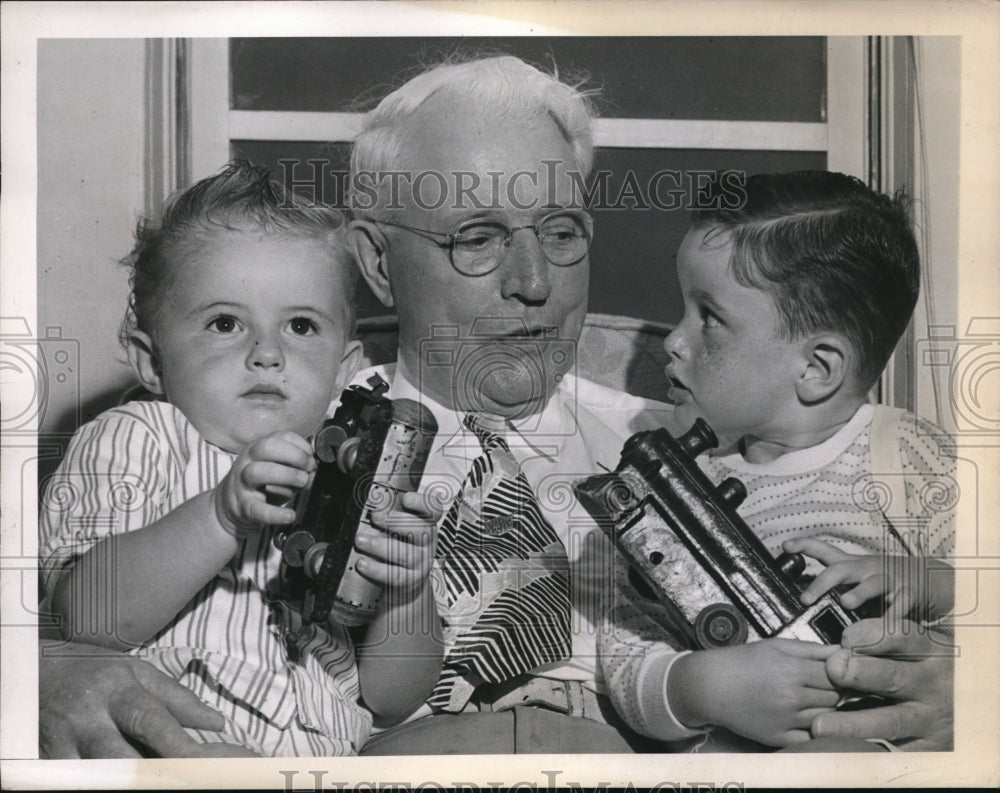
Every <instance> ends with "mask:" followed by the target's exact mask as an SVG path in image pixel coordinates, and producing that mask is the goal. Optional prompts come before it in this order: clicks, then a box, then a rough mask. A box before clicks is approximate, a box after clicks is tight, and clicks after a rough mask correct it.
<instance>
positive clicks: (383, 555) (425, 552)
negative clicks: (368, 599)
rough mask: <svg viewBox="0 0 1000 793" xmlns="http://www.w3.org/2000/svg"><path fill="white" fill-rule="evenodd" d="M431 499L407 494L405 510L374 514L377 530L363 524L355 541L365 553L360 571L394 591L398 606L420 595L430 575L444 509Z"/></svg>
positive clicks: (402, 502)
mask: <svg viewBox="0 0 1000 793" xmlns="http://www.w3.org/2000/svg"><path fill="white" fill-rule="evenodd" d="M427 499H428V497H427V496H425V495H424V494H422V493H403V494H402V498H401V500H400V506H401V507H402V510H396V511H391V512H373V513H372V515H371V523H372V526H375V527H376V528H375V529H372V528H370V527H368V526H365V525H362V526H361V527H360V528H359V529H358V533H357V535H356V536H355V538H354V543H355V546H356V547H357V549H358V551H359V552H360V553H362V554H364V558H361V559H359V560H358V566H357V569H358V572H359V573H361V575H363V576H365V578H368V579H370V580H372V581H374V582H375V583H377V584H380V585H381V586H383V587H385V588H386V589H387V590H388V591H390V592H392V601H393V602H394V603H399V602H405V601H406V600H408V599H410V598H411V597H413V596H414V595H416V594H417V593H419V592H420V591H421V590H422V589H423V586H424V583H425V582H426V581H427V577H428V576H429V575H430V571H431V566H432V565H433V562H434V537H435V526H436V524H437V522H438V520H440V518H441V512H442V510H441V507H440V505H437V504H429V503H428V501H427ZM404 510H405V511H404Z"/></svg>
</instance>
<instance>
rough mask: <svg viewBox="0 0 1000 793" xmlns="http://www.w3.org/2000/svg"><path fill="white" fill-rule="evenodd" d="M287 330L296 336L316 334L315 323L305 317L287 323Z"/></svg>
mask: <svg viewBox="0 0 1000 793" xmlns="http://www.w3.org/2000/svg"><path fill="white" fill-rule="evenodd" d="M288 329H289V330H290V331H291V332H292V333H294V334H295V335H296V336H310V335H312V334H313V333H316V331H317V328H316V323H315V322H313V321H312V320H311V319H306V318H305V317H295V318H294V319H293V320H292V321H291V322H289V323H288Z"/></svg>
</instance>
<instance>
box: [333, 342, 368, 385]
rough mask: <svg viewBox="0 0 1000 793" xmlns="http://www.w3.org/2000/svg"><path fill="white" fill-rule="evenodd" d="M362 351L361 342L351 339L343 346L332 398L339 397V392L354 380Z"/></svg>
mask: <svg viewBox="0 0 1000 793" xmlns="http://www.w3.org/2000/svg"><path fill="white" fill-rule="evenodd" d="M361 357H362V349H361V342H360V341H357V340H356V339H352V340H350V341H348V342H347V344H346V345H345V346H344V354H343V356H342V357H341V359H340V368H339V369H337V378H336V380H334V384H333V391H334V393H333V398H334V399H336V398H337V397H339V396H340V392H341V391H343V390H344V389H345V388H347V384H348V383H350V382H351V380H353V379H354V375H355V374H357V372H358V369H359V368H360V367H361Z"/></svg>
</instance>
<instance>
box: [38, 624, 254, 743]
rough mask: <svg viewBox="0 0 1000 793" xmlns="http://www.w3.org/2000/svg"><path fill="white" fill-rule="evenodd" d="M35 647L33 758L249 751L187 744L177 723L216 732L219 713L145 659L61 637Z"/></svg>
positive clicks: (220, 717)
mask: <svg viewBox="0 0 1000 793" xmlns="http://www.w3.org/2000/svg"><path fill="white" fill-rule="evenodd" d="M40 649H41V655H40V658H39V666H38V675H39V677H38V698H39V714H38V719H39V756H40V757H42V758H46V759H77V758H80V759H119V758H137V757H143V756H151V755H152V756H158V757H208V756H231V757H238V756H245V757H252V756H253V752H251V751H250V750H249V749H245V748H244V747H242V746H234V745H232V744H214V745H202V744H199V743H197V742H196V741H194V740H193V739H192V738H191V737H190V736H189V735H188V734H187V733H186V732H185V731H184V727H193V728H198V729H202V730H220V729H222V726H223V719H222V716H221V715H220V714H219V713H217V712H216V711H214V710H212V708H210V707H208V705H205V704H204V703H203V702H201V701H200V700H199V699H198V698H197V697H196V696H195V695H194V694H192V693H191V692H190V691H188V689H186V688H184V687H183V686H181V685H180V684H179V683H176V682H174V681H173V680H171V679H170V678H169V677H167V676H166V675H164V674H162V673H161V672H159V671H158V670H157V669H155V668H154V667H153V666H151V665H150V664H148V663H146V662H145V661H142V660H140V659H138V658H129V657H127V656H124V655H118V654H115V653H111V652H109V651H107V650H102V649H100V648H98V647H95V646H93V645H86V644H69V643H65V642H60V641H45V640H43V641H42V642H41V647H40Z"/></svg>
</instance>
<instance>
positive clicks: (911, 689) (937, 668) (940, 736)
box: [812, 619, 955, 752]
mask: <svg viewBox="0 0 1000 793" xmlns="http://www.w3.org/2000/svg"><path fill="white" fill-rule="evenodd" d="M841 644H842V649H839V650H837V651H836V652H835V653H833V655H831V656H830V657H829V658H828V659H827V661H826V671H827V674H828V675H829V677H830V680H831V681H832V682H833V683H834V684H835V685H837V686H838V687H842V688H849V689H856V690H858V691H864V692H869V693H872V694H881V695H882V696H884V697H886V698H887V699H889V700H891V702H892V704H889V705H885V706H883V707H878V708H869V709H867V710H855V711H847V712H839V711H838V712H836V713H822V714H820V715H819V716H817V717H816V720H815V721H814V722H813V725H812V734H813V735H814V736H815V737H817V738H820V737H826V736H834V735H840V736H849V737H853V738H883V739H885V740H888V741H893V742H894V743H896V744H897V745H899V746H900V747H901V748H903V749H906V750H907V751H914V752H926V751H948V750H950V749H952V747H953V743H954V715H955V714H954V707H955V689H954V666H955V660H954V656H953V655H952V654H951V640H950V638H949V637H947V636H945V635H944V634H941V633H936V632H935V631H930V630H926V629H922V628H920V627H919V626H917V625H916V624H914V623H910V622H900V623H897V632H895V633H893V634H888V633H886V629H885V625H884V623H883V621H882V620H880V619H871V620H861V621H860V622H856V623H854V624H853V625H850V626H849V627H848V628H847V629H846V630H845V631H844V635H843V638H842V639H841Z"/></svg>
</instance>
